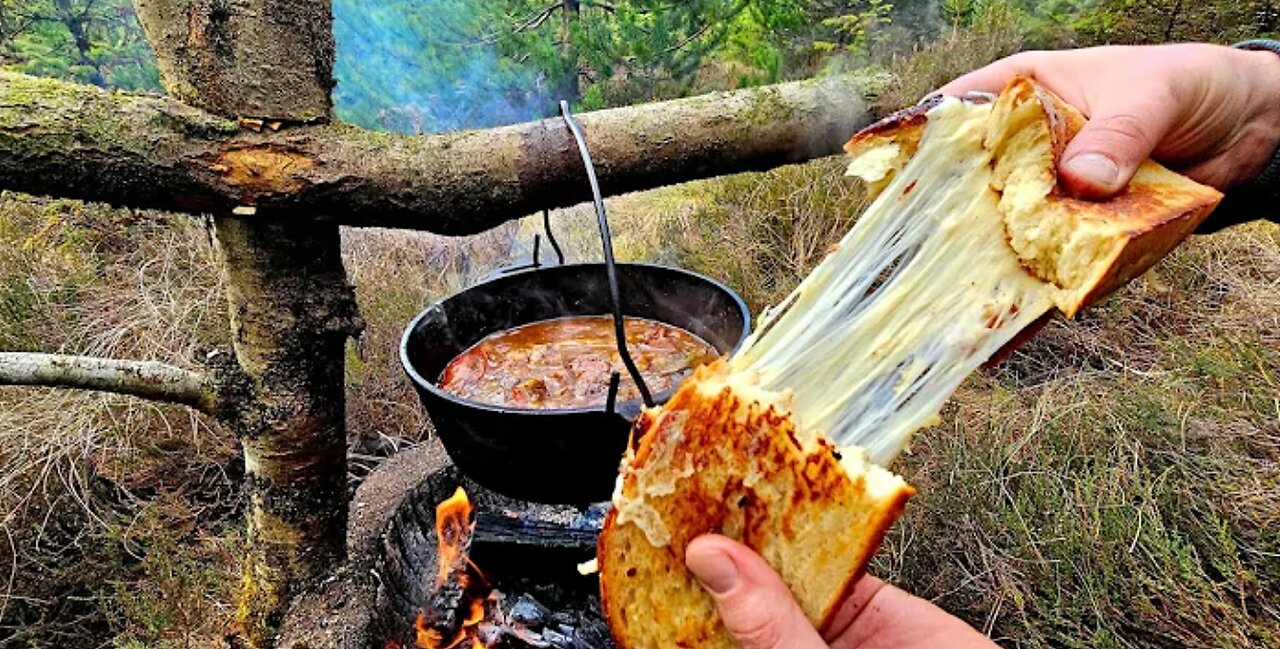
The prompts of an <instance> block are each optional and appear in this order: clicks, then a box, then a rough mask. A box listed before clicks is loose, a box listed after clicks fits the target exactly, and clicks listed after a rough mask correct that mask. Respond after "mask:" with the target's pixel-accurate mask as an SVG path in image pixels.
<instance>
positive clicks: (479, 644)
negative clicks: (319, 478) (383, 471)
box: [379, 467, 613, 649]
mask: <svg viewBox="0 0 1280 649" xmlns="http://www.w3.org/2000/svg"><path fill="white" fill-rule="evenodd" d="M459 482H465V480H460V479H459V476H458V473H457V470H456V468H455V467H450V468H448V469H446V470H444V471H441V472H439V473H437V474H434V475H432V476H429V477H428V478H427V480H426V481H425V482H424V484H423V485H422V486H420V487H419V489H417V490H416V491H415V493H414V494H413V495H411V496H410V498H409V500H407V501H406V502H405V504H404V505H402V507H401V510H400V512H398V514H397V517H396V519H393V522H392V524H391V526H390V528H389V529H388V532H387V535H386V536H385V537H384V543H386V544H387V546H386V550H387V554H386V555H385V557H384V560H385V561H387V563H388V565H386V566H384V569H385V570H386V573H385V576H384V578H383V588H382V589H380V592H379V600H380V606H381V607H382V611H383V615H384V616H385V617H384V618H383V626H384V629H385V630H384V633H385V634H386V635H385V636H384V637H385V638H386V641H385V644H384V649H527V648H530V647H532V648H537V649H610V648H611V647H612V646H613V645H612V642H611V640H610V638H609V630H608V627H607V625H606V624H605V622H604V617H603V615H602V613H601V612H600V607H599V602H598V599H597V597H596V593H597V592H598V590H597V587H596V584H595V580H594V579H593V578H585V577H583V576H581V575H580V574H578V572H577V571H576V569H575V566H574V561H570V560H568V557H574V558H575V559H576V561H581V560H582V559H583V558H586V557H589V556H592V553H593V550H588V551H586V552H585V553H584V550H583V549H582V546H581V544H582V543H583V542H585V541H586V540H587V539H591V540H592V542H594V538H595V534H596V533H597V532H598V530H599V524H600V518H601V514H602V513H603V512H604V511H605V509H606V508H605V507H604V506H603V505H599V506H593V507H590V508H587V509H586V510H576V509H574V508H568V507H565V508H559V509H557V508H555V507H553V506H547V505H537V504H529V503H525V504H521V503H519V502H518V501H515V500H512V499H507V498H506V497H503V496H498V495H495V494H493V493H492V492H488V491H485V490H483V489H482V488H478V487H474V485H472V486H471V487H469V488H474V489H475V494H476V498H477V499H478V503H473V502H472V500H471V498H469V497H468V494H467V491H466V490H465V489H464V488H463V487H460V486H458V484H459ZM446 494H451V495H449V496H448V497H445V496H446ZM435 501H439V504H437V505H434V506H432V505H431V503H432V502H435ZM529 530H535V531H533V532H530V531H529ZM482 537H484V538H483V539H482ZM539 543H543V544H544V545H543V546H539V545H537V544H539ZM548 544H549V545H548ZM480 550H484V552H480ZM547 553H551V554H547ZM557 553H559V554H557ZM560 555H563V556H560ZM548 557H553V558H559V559H563V560H556V561H548V560H547V558H548ZM482 568H483V571H482Z"/></svg>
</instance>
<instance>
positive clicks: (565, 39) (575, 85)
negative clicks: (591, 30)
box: [556, 0, 582, 101]
mask: <svg viewBox="0 0 1280 649" xmlns="http://www.w3.org/2000/svg"><path fill="white" fill-rule="evenodd" d="M581 12H582V6H581V3H580V2H579V0H561V4H560V56H561V57H562V58H563V60H564V78H563V79H561V83H560V96H559V97H556V99H564V100H567V101H577V99H578V95H579V94H580V93H581V92H582V88H581V86H580V84H579V82H578V77H579V75H580V74H581V72H582V71H581V69H580V65H581V62H580V61H579V60H578V53H577V51H576V49H575V48H574V46H573V25H574V23H576V22H577V21H578V20H579V19H580V18H581Z"/></svg>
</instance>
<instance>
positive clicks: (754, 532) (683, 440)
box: [598, 362, 914, 649]
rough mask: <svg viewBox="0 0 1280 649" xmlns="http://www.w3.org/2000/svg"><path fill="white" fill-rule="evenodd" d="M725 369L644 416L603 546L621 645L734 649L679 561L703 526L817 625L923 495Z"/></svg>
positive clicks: (605, 583)
mask: <svg viewBox="0 0 1280 649" xmlns="http://www.w3.org/2000/svg"><path fill="white" fill-rule="evenodd" d="M726 372H727V370H726V369H725V366H724V363H723V362H718V363H717V364H715V365H714V366H710V367H703V368H700V369H699V370H698V371H697V372H696V373H695V375H694V376H693V377H692V378H691V379H690V380H688V381H686V382H685V383H684V384H683V385H682V386H681V388H680V389H679V390H678V391H677V392H676V394H675V395H674V396H673V397H672V399H671V400H670V401H669V402H668V403H667V404H666V405H665V406H664V407H662V408H661V409H660V410H654V411H649V412H647V413H646V414H645V415H644V416H642V417H641V419H640V420H639V421H637V424H636V428H635V432H634V434H635V435H637V436H638V442H639V444H638V447H637V448H635V449H634V450H633V451H631V452H629V453H628V456H627V457H626V458H625V460H624V462H623V466H622V473H621V475H620V477H619V488H618V493H616V494H615V497H614V502H615V507H614V509H613V511H612V512H611V513H610V514H609V517H608V519H607V520H606V522H605V528H604V531H603V533H602V534H601V536H600V544H599V551H598V560H599V569H600V586H601V598H602V601H603V607H604V612H605V615H606V617H607V619H608V622H609V627H610V629H611V630H612V631H613V634H614V638H615V640H616V642H617V644H618V646H619V647H621V648H623V649H658V648H669V647H708V648H717V647H724V648H726V649H730V648H732V647H734V646H736V645H735V643H734V642H733V640H732V639H731V638H730V636H729V634H728V632H727V631H726V630H725V628H724V626H723V624H722V623H721V622H720V618H719V616H718V615H717V613H716V610H715V606H714V604H713V602H712V600H711V598H710V597H709V596H708V595H707V594H706V593H705V592H704V591H703V589H702V588H701V587H700V586H699V585H698V582H697V581H695V579H694V578H693V576H692V575H691V574H690V573H689V572H688V571H687V569H686V568H685V565H684V552H685V548H686V546H687V545H688V544H689V542H690V541H692V540H693V539H694V538H695V537H697V536H699V535H701V534H704V533H708V532H716V533H720V534H724V535H726V536H728V537H730V538H733V539H736V540H738V541H740V542H742V543H744V544H746V545H747V546H748V547H750V548H752V549H753V550H755V551H756V552H757V553H759V554H760V555H761V556H763V557H764V558H765V560H766V561H768V562H769V563H770V564H771V565H772V566H773V567H774V568H775V569H776V570H778V572H779V573H780V574H781V575H782V579H783V581H784V582H785V583H786V584H787V585H788V587H790V588H791V590H792V592H793V594H794V595H795V596H796V599H797V601H799V603H800V606H801V609H802V610H803V611H804V612H805V614H806V615H807V616H808V617H809V619H810V621H812V622H813V623H814V624H815V625H816V626H818V627H820V628H821V627H822V626H823V625H825V624H826V623H827V622H828V621H829V620H830V618H831V616H832V615H833V614H834V612H835V610H836V608H837V605H838V604H839V603H840V602H841V601H842V600H843V599H844V598H845V597H846V596H847V594H848V592H849V591H850V589H851V588H852V585H853V583H854V582H855V581H856V579H857V578H858V577H860V576H861V574H862V573H863V571H864V570H865V568H866V564H867V562H868V561H869V560H870V558H871V556H872V554H874V552H875V550H876V549H877V547H878V546H879V543H880V541H881V539H882V538H883V536H884V533H885V531H886V530H887V529H888V528H889V526H890V525H892V523H893V521H894V520H895V519H896V518H897V517H898V515H899V514H900V513H901V511H902V508H903V506H904V505H905V504H906V501H907V499H908V498H909V497H910V496H911V494H912V493H914V492H913V490H912V489H911V487H909V486H907V485H906V484H905V483H904V482H902V481H901V479H900V478H897V477H896V476H892V474H889V473H888V472H887V471H885V470H883V469H880V468H878V467H873V466H870V465H857V464H856V463H853V464H855V465H856V466H865V469H866V471H865V472H863V471H859V470H858V469H857V468H855V469H854V470H853V471H849V470H846V468H845V467H843V466H842V462H841V460H840V459H838V458H837V455H838V454H837V452H836V450H835V449H834V448H832V447H831V445H830V444H829V443H827V442H826V441H825V440H824V439H822V438H820V437H819V436H812V437H810V438H809V439H807V440H806V439H805V437H804V436H802V435H799V434H797V431H796V429H795V426H794V424H793V423H792V421H791V419H790V417H789V412H788V409H787V406H786V404H785V400H784V399H775V398H776V397H778V396H779V395H773V394H771V393H763V394H759V393H757V391H754V390H751V389H750V388H744V387H742V386H740V385H735V384H734V383H733V382H725V381H724V378H725V376H726ZM844 464H845V466H848V465H850V464H851V463H849V462H847V461H846V462H845V463H844ZM869 480H871V481H876V480H880V481H881V482H879V483H875V484H871V483H869V482H868V481H869Z"/></svg>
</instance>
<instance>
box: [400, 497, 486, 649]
mask: <svg viewBox="0 0 1280 649" xmlns="http://www.w3.org/2000/svg"><path fill="white" fill-rule="evenodd" d="M472 512H473V510H472V507H471V501H470V500H469V499H468V498H467V492H466V491H465V490H464V489H463V488H462V487H458V489H457V491H455V492H454V494H453V496H451V497H449V498H448V499H446V500H445V501H443V502H441V503H440V504H439V505H437V506H436V547H437V552H438V554H437V557H438V563H439V566H438V570H437V572H436V575H435V584H434V588H433V590H432V594H431V599H430V600H429V601H428V605H427V607H426V608H424V609H423V610H422V611H420V612H419V613H418V616H417V619H416V620H415V622H414V629H415V630H416V631H417V637H416V640H415V643H416V646H417V647H420V648H421V649H452V648H453V647H459V646H464V645H463V642H464V641H467V640H470V641H471V645H470V646H472V647H476V648H477V649H480V648H481V647H483V645H482V644H479V643H478V641H477V640H476V637H475V633H476V626H477V625H478V624H479V623H480V621H481V620H482V619H484V613H485V606H484V600H485V598H486V597H487V596H488V594H489V587H488V585H487V583H486V582H485V579H484V575H482V574H481V573H480V571H479V570H478V569H477V568H476V567H475V564H473V563H471V559H470V557H469V552H470V550H471V533H472V531H473V530H474V528H475V523H474V522H472Z"/></svg>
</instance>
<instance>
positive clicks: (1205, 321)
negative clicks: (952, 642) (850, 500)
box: [878, 224, 1280, 647]
mask: <svg viewBox="0 0 1280 649" xmlns="http://www.w3.org/2000/svg"><path fill="white" fill-rule="evenodd" d="M1158 272H1159V276H1158V278H1156V279H1151V278H1148V280H1147V281H1145V282H1138V283H1136V284H1135V285H1133V286H1131V287H1129V288H1128V289H1125V290H1124V291H1122V292H1121V293H1120V294H1118V295H1117V296H1115V297H1114V298H1112V299H1111V300H1110V301H1108V302H1107V303H1106V304H1104V305H1103V306H1101V307H1100V308H1098V309H1095V310H1094V311H1092V312H1091V313H1090V314H1088V315H1086V316H1084V317H1082V318H1081V320H1080V321H1079V322H1073V323H1056V324H1055V325H1053V326H1052V327H1050V328H1049V329H1048V330H1047V331H1045V332H1044V333H1042V334H1040V335H1039V336H1038V337H1037V338H1036V339H1034V340H1033V341H1032V342H1031V343H1030V344H1028V345H1027V347H1026V348H1024V349H1023V350H1021V351H1020V352H1019V353H1018V354H1017V355H1016V356H1015V357H1014V358H1013V359H1012V360H1011V361H1010V362H1009V363H1007V364H1006V365H1005V366H1004V367H1002V368H1000V369H999V370H998V371H996V372H994V373H991V374H987V375H983V376H978V377H975V378H974V379H973V380H971V381H970V382H968V383H967V384H966V386H965V387H964V388H963V389H962V391H961V392H960V394H959V395H958V396H957V397H956V399H955V400H954V401H953V404H952V406H951V408H950V410H949V414H948V415H947V416H946V420H947V422H948V424H947V425H946V426H944V427H942V428H939V429H935V430H931V431H927V432H925V433H923V434H921V435H920V437H919V439H918V442H917V444H916V445H915V450H914V454H913V455H912V456H910V457H909V458H908V459H907V460H906V462H905V470H906V472H907V475H908V476H909V478H910V479H911V480H912V481H913V482H914V483H915V484H916V485H917V487H919V488H920V491H921V494H920V496H919V497H917V498H916V499H915V501H913V503H912V506H911V507H910V508H909V513H908V515H907V517H906V519H905V520H904V521H903V523H902V524H901V525H900V526H899V527H898V528H897V530H896V531H895V533H894V534H893V536H892V538H891V539H890V541H889V544H888V547H887V548H886V551H885V552H884V553H883V554H882V555H881V557H880V559H879V561H878V566H879V569H880V571H881V572H882V573H883V574H885V575H888V576H890V577H893V578H896V579H898V580H900V581H901V582H903V583H904V584H906V585H907V586H908V587H910V588H912V589H913V590H914V591H916V592H918V593H920V594H922V595H925V596H928V597H932V598H934V599H935V600H936V601H938V603H939V604H941V605H942V606H944V607H945V608H947V609H948V610H951V611H954V612H956V613H957V614H959V615H961V616H962V617H964V618H965V619H967V620H969V621H970V622H971V623H973V624H975V625H976V626H978V627H979V628H981V629H983V630H985V631H988V632H990V633H991V634H992V635H993V636H995V637H997V638H1002V639H1003V640H1004V643H1005V644H1007V645H1009V646H1028V647H1057V646H1082V647H1083V646H1088V647H1138V646H1141V647H1161V646H1186V647H1224V646H1232V647H1271V646H1277V643H1280V563H1278V562H1277V558H1278V557H1280V424H1278V423H1277V422H1280V291H1277V289H1280V228H1277V227H1275V226H1266V225H1261V224H1258V225H1254V226H1248V227H1245V228H1241V229H1237V230H1234V231H1232V232H1231V233H1230V234H1226V235H1219V236H1215V237H1210V238H1205V239H1200V240H1195V241H1193V242H1191V243H1189V244H1188V245H1186V246H1185V247H1184V248H1183V249H1182V250H1180V251H1179V252H1177V253H1176V254H1175V255H1174V256H1173V257H1172V258H1171V259H1169V260H1167V261H1166V262H1165V263H1164V264H1162V265H1161V266H1160V267H1159V271H1158Z"/></svg>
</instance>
